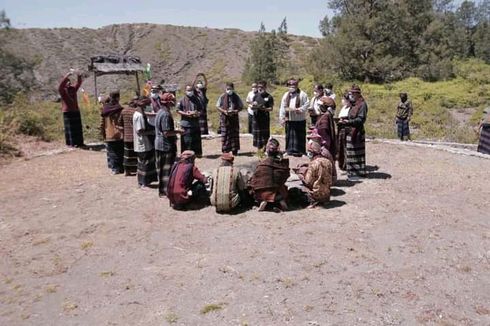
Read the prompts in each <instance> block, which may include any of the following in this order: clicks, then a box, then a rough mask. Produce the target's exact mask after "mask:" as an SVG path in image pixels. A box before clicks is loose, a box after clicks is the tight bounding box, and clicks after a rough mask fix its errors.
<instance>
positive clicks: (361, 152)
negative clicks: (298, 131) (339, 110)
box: [339, 85, 368, 181]
mask: <svg viewBox="0 0 490 326" xmlns="http://www.w3.org/2000/svg"><path fill="white" fill-rule="evenodd" d="M349 102H350V105H351V108H350V110H349V116H348V118H347V119H346V120H344V121H339V124H342V125H345V126H348V127H349V132H348V133H347V135H346V142H347V162H346V167H347V177H348V179H349V180H350V181H357V180H359V177H365V176H366V135H365V130H364V123H365V122H366V118H367V112H368V106H367V104H366V102H365V101H364V98H363V97H362V95H361V89H360V88H359V86H357V85H352V88H351V89H350V91H349Z"/></svg>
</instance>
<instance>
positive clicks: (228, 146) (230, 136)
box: [216, 83, 243, 155]
mask: <svg viewBox="0 0 490 326" xmlns="http://www.w3.org/2000/svg"><path fill="white" fill-rule="evenodd" d="M216 107H217V109H218V111H219V112H220V113H221V114H220V129H221V152H222V153H228V152H232V153H233V155H237V154H238V151H239V150H240V122H239V119H238V113H239V112H240V111H241V110H242V109H243V102H242V100H241V98H240V96H238V94H236V93H235V88H234V85H233V83H227V84H226V89H225V93H224V94H222V95H221V96H220V97H219V99H218V102H217V103H216Z"/></svg>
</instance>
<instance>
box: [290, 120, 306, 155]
mask: <svg viewBox="0 0 490 326" xmlns="http://www.w3.org/2000/svg"><path fill="white" fill-rule="evenodd" d="M286 152H287V153H288V154H289V155H303V154H306V121H305V120H303V121H286Z"/></svg>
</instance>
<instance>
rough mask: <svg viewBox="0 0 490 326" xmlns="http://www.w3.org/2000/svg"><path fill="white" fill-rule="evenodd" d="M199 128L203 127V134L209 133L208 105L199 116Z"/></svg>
mask: <svg viewBox="0 0 490 326" xmlns="http://www.w3.org/2000/svg"><path fill="white" fill-rule="evenodd" d="M199 128H200V129H201V135H207V134H209V130H208V112H207V109H206V107H204V109H203V110H202V111H201V115H200V116H199Z"/></svg>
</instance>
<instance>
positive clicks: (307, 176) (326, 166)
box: [299, 142, 332, 208]
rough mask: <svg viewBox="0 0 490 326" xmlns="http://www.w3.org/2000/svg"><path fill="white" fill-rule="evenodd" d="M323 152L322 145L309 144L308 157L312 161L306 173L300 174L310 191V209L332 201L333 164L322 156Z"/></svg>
mask: <svg viewBox="0 0 490 326" xmlns="http://www.w3.org/2000/svg"><path fill="white" fill-rule="evenodd" d="M321 150H322V148H321V146H320V144H318V143H316V142H310V143H309V144H308V157H309V158H310V160H311V161H310V163H309V164H308V169H307V170H306V172H305V173H304V174H299V178H300V179H301V180H302V181H303V184H304V185H305V187H306V188H307V190H308V192H307V196H308V201H309V206H308V208H315V207H316V206H318V205H320V204H324V203H327V202H328V201H330V187H331V185H332V163H331V162H330V161H329V160H328V159H327V158H325V157H323V156H322V155H321Z"/></svg>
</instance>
